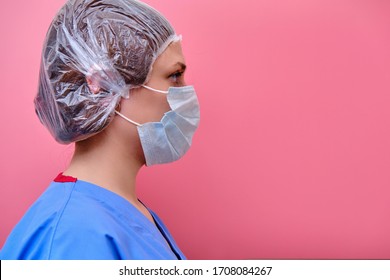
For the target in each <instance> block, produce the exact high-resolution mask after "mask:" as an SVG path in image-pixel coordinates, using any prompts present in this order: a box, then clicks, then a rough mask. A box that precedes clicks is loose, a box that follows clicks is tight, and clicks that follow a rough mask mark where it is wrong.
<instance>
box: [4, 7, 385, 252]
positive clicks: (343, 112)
mask: <svg viewBox="0 0 390 280" xmlns="http://www.w3.org/2000/svg"><path fill="white" fill-rule="evenodd" d="M3 2H4V3H2V5H1V6H2V7H1V10H0V34H1V44H0V71H1V72H0V74H1V75H0V79H1V95H2V99H1V109H0V125H1V131H2V132H1V145H0V154H1V159H0V175H1V178H2V183H1V186H0V210H1V213H2V214H1V218H0V246H2V244H3V242H4V240H5V238H6V236H7V235H8V234H9V232H10V231H11V229H12V227H13V226H14V225H15V224H16V222H17V221H18V220H19V219H20V218H21V217H22V215H23V213H24V212H25V211H26V210H27V208H28V207H29V205H31V203H32V202H33V201H34V200H35V199H36V198H37V197H38V196H39V194H40V193H41V192H42V191H43V190H44V189H45V188H46V187H47V186H48V184H49V182H50V181H51V180H52V179H53V178H54V177H55V176H56V175H57V173H59V172H60V171H61V170H63V169H64V168H65V166H66V164H67V162H68V161H69V159H70V157H71V154H72V149H73V148H72V146H61V145H59V144H57V143H55V142H54V140H52V138H51V137H50V135H49V133H48V132H47V131H46V129H45V128H44V127H43V126H42V125H41V124H40V123H39V121H38V118H37V117H36V116H35V112H34V108H33V103H32V100H33V98H34V96H35V93H36V89H37V79H38V69H39V57H40V52H41V47H42V43H43V39H44V36H45V33H46V30H47V28H48V26H49V24H50V21H51V19H52V18H53V16H54V14H55V13H56V11H57V10H58V9H59V8H60V7H61V6H62V4H63V3H64V0H39V1H38V0H30V1H3ZM146 2H147V3H149V4H151V5H152V6H154V7H155V8H157V9H158V10H160V11H161V12H162V13H163V14H165V15H166V16H167V18H168V19H169V20H170V21H171V22H172V24H173V25H174V26H175V27H176V29H177V31H178V33H182V34H183V39H184V41H183V44H184V51H185V54H186V56H187V63H188V65H189V69H188V70H189V71H188V76H187V81H188V82H189V83H191V84H194V85H195V86H196V89H197V92H198V95H199V99H200V102H201V113H202V116H201V125H200V128H199V130H198V133H197V134H196V137H195V139H194V145H193V148H192V149H191V150H190V152H189V153H188V154H187V155H186V156H185V157H184V158H183V159H182V160H181V161H179V162H176V163H173V164H170V165H163V166H157V167H151V168H145V169H143V170H142V172H141V174H140V176H139V180H138V181H139V194H140V197H141V198H142V199H143V200H144V201H145V202H146V203H147V204H148V205H149V206H150V207H151V208H152V209H154V210H155V211H156V212H158V213H159V215H160V216H161V217H162V218H163V220H164V221H165V222H166V224H167V226H168V227H169V229H170V231H171V232H172V233H173V235H174V237H175V239H176V241H177V242H178V243H179V245H180V247H181V248H182V250H183V251H184V252H185V254H186V255H187V256H188V258H190V259H252V258H266V259H269V258H277V259H279V258H282V259H290V258H293V259H301V258H305V259H312V258H316V259H317V258H320V259H324V258H332V259H339V258H341V259H343V258H348V259H355V258H358V259H360V258H364V259H370V258H378V259H380V258H386V259H389V258H390V238H389V237H390V217H389V216H390V215H389V214H390V188H389V187H390V172H389V170H390V145H389V143H390V110H389V108H390V67H389V66H390V2H389V1H384V0H361V1H359V0H316V1H313V0H240V1H222V0H220V1H217V0H215V1H210V0H191V1H183V0H169V1H159V0H148V1H146Z"/></svg>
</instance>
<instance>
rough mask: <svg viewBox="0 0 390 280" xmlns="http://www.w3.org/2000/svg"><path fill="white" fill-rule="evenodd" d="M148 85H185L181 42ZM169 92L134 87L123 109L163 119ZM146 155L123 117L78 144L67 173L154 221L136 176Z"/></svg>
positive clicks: (134, 116)
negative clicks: (117, 197) (119, 198)
mask: <svg viewBox="0 0 390 280" xmlns="http://www.w3.org/2000/svg"><path fill="white" fill-rule="evenodd" d="M152 67H153V68H152V71H151V74H150V78H149V80H148V82H147V83H146V85H147V86H149V87H152V88H154V89H158V90H168V88H169V87H170V86H174V87H180V86H185V85H186V84H185V81H184V72H185V59H184V56H183V51H182V47H181V42H173V43H171V44H170V45H169V46H168V47H167V49H166V50H165V51H164V52H163V53H162V54H161V55H160V56H159V57H158V58H157V59H156V61H155V62H154V64H153V65H152ZM169 110H170V107H169V104H168V102H167V97H166V94H161V93H156V92H154V91H151V90H148V89H145V88H143V87H140V88H137V89H133V90H131V92H130V98H129V99H122V100H121V103H120V112H121V113H122V114H123V115H125V116H126V117H128V118H129V119H131V120H133V121H136V122H138V123H140V124H143V123H147V122H156V121H160V120H161V118H162V117H163V115H164V113H165V112H167V111H169ZM143 165H145V157H144V154H143V151H142V147H141V142H140V139H139V136H138V131H137V127H136V126H135V125H133V124H131V123H129V122H127V121H126V120H124V119H122V118H121V117H119V116H117V115H116V116H115V118H114V119H113V121H112V122H111V123H110V125H109V126H108V127H107V128H106V129H105V130H103V131H102V132H100V133H99V134H97V135H95V136H93V137H91V138H88V139H87V140H84V141H80V142H77V143H76V146H75V152H74V155H73V158H72V160H71V162H70V164H69V167H68V168H67V170H66V171H65V172H64V173H63V174H64V175H68V176H73V177H76V178H78V179H79V180H83V181H87V182H90V183H93V184H96V185H98V186H100V187H102V188H105V189H107V190H110V191H112V192H114V193H116V194H118V195H120V196H122V197H124V198H125V199H127V200H128V201H129V202H130V203H131V204H133V205H134V206H135V207H136V208H137V209H138V210H139V211H141V213H143V214H144V215H145V216H146V217H147V218H148V219H149V220H150V221H151V222H153V223H154V221H153V218H152V216H151V215H150V213H149V211H148V210H147V209H146V208H145V206H143V204H142V203H140V202H139V201H138V199H137V192H136V178H137V174H138V172H139V170H140V169H141V167H142V166H143Z"/></svg>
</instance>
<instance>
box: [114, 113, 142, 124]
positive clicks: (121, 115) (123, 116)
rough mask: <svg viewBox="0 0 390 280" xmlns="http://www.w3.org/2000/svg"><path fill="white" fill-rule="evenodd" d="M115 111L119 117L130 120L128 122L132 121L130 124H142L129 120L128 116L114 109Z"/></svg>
mask: <svg viewBox="0 0 390 280" xmlns="http://www.w3.org/2000/svg"><path fill="white" fill-rule="evenodd" d="M115 113H116V114H117V115H119V116H120V117H122V118H124V119H125V120H126V121H128V122H130V123H132V124H134V125H136V126H142V124H140V123H137V122H135V121H132V120H130V119H129V118H128V117H126V116H125V115H123V114H121V113H119V112H118V111H117V110H115Z"/></svg>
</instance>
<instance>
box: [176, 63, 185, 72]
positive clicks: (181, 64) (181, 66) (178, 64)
mask: <svg viewBox="0 0 390 280" xmlns="http://www.w3.org/2000/svg"><path fill="white" fill-rule="evenodd" d="M173 66H179V67H180V68H181V69H180V70H181V71H183V72H184V71H185V70H186V69H187V65H185V64H184V63H182V62H176V63H175V64H174V65H173Z"/></svg>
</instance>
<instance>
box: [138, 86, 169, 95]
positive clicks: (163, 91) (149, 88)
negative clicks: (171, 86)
mask: <svg viewBox="0 0 390 280" xmlns="http://www.w3.org/2000/svg"><path fill="white" fill-rule="evenodd" d="M142 87H144V88H146V89H148V90H151V91H155V92H159V93H165V94H167V93H168V91H166V90H158V89H154V88H151V87H148V86H146V85H142Z"/></svg>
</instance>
